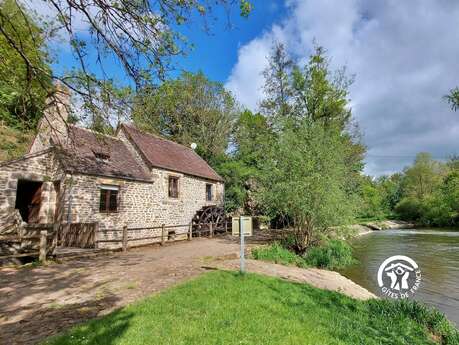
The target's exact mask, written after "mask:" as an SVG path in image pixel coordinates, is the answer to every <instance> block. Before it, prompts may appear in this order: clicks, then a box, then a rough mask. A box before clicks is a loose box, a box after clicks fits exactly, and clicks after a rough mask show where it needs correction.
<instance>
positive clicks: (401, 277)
mask: <svg viewBox="0 0 459 345" xmlns="http://www.w3.org/2000/svg"><path fill="white" fill-rule="evenodd" d="M420 284H421V270H420V269H419V267H418V265H417V263H416V262H415V261H414V260H413V259H411V258H409V257H408V256H404V255H395V256H391V257H390V258H387V259H386V260H384V262H383V263H382V264H381V266H379V270H378V285H379V287H380V288H381V291H382V293H383V294H384V295H385V296H388V297H391V298H395V299H404V298H408V297H410V296H412V295H414V293H415V292H416V290H418V289H419V285H420Z"/></svg>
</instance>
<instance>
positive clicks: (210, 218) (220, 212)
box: [193, 205, 226, 236]
mask: <svg viewBox="0 0 459 345" xmlns="http://www.w3.org/2000/svg"><path fill="white" fill-rule="evenodd" d="M225 221H226V215H225V210H224V209H223V207H220V206H215V205H212V206H204V207H203V208H201V209H200V210H199V211H198V212H196V215H195V216H194V218H193V233H194V234H196V235H197V236H201V235H203V236H208V235H209V230H210V225H211V224H212V228H213V232H214V233H218V232H224V231H225Z"/></svg>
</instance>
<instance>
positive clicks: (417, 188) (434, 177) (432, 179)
mask: <svg viewBox="0 0 459 345" xmlns="http://www.w3.org/2000/svg"><path fill="white" fill-rule="evenodd" d="M444 173H445V169H444V166H443V165H442V164H441V163H439V162H437V161H435V160H433V159H432V156H431V155H430V154H429V153H427V152H421V153H418V154H417V156H416V159H415V161H414V164H413V166H411V167H409V168H407V169H406V170H405V172H404V175H405V176H404V180H403V189H404V195H406V196H411V197H415V198H417V199H418V200H422V199H424V198H425V197H427V196H429V195H430V194H432V193H433V191H434V190H435V189H436V188H438V187H439V186H440V184H441V181H442V178H443V176H444Z"/></svg>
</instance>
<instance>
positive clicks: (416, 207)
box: [395, 198, 424, 220]
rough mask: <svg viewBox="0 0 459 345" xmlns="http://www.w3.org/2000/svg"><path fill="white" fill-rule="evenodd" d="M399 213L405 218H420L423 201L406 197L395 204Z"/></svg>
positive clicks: (396, 211)
mask: <svg viewBox="0 0 459 345" xmlns="http://www.w3.org/2000/svg"><path fill="white" fill-rule="evenodd" d="M395 213H397V214H398V215H399V216H400V218H401V219H403V220H418V219H419V218H421V216H422V214H423V213H424V212H423V205H422V203H421V201H419V200H417V199H414V198H404V199H402V200H401V201H400V202H399V203H398V204H397V205H396V206H395Z"/></svg>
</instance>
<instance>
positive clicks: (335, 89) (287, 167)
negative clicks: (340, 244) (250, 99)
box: [259, 48, 364, 252]
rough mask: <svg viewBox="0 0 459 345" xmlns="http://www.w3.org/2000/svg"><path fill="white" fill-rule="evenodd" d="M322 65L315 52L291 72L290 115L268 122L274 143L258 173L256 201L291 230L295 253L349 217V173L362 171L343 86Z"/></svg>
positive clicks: (352, 204)
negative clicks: (293, 237) (270, 124)
mask: <svg viewBox="0 0 459 345" xmlns="http://www.w3.org/2000/svg"><path fill="white" fill-rule="evenodd" d="M324 61H326V59H325V56H324V51H323V49H321V48H318V49H317V50H316V51H315V52H314V53H313V54H312V55H311V57H310V59H309V62H308V64H307V65H306V66H305V67H304V68H303V69H300V68H295V69H294V71H293V74H292V76H291V77H290V78H289V81H290V87H291V88H292V89H293V91H294V93H293V98H292V100H291V102H290V104H289V107H288V109H289V112H288V113H282V109H281V108H278V109H279V111H281V112H280V113H278V114H275V116H274V117H273V119H274V123H273V125H274V128H276V129H277V131H276V140H275V141H273V142H272V143H271V146H270V149H269V150H267V152H266V158H265V160H264V164H263V170H262V174H261V176H262V189H261V191H260V194H259V196H260V200H261V202H262V204H263V205H264V206H265V207H266V211H267V213H268V214H269V215H270V216H272V217H274V216H277V217H281V218H283V219H284V220H285V221H286V222H287V223H288V224H289V225H290V226H291V227H292V228H293V229H294V233H295V242H296V243H295V244H296V248H297V250H298V251H300V252H302V251H304V250H305V249H306V248H307V247H308V246H309V245H311V244H313V243H315V242H316V241H318V240H319V238H320V237H321V235H325V234H326V233H327V231H328V230H329V229H330V227H331V226H333V225H339V224H343V223H346V222H348V221H349V220H350V219H351V218H352V216H353V213H354V211H355V206H356V200H357V199H356V193H355V191H353V190H351V189H350V185H351V183H350V180H351V179H352V178H353V176H352V174H349V172H350V171H354V170H355V171H358V170H359V166H362V162H361V159H362V155H361V153H360V152H359V151H358V150H356V149H355V147H354V145H359V144H358V143H354V142H353V140H352V138H353V137H352V136H351V135H350V134H349V131H348V129H347V125H348V124H349V123H350V118H351V117H350V115H351V113H350V110H349V109H348V101H347V97H346V96H347V89H345V86H346V84H344V86H343V85H341V84H339V85H337V84H335V83H334V79H333V78H332V76H331V73H330V72H329V69H328V65H327V64H326V63H324ZM363 151H364V150H363ZM351 152H352V154H351ZM356 152H357V154H356ZM349 162H351V163H352V164H350V165H349ZM349 166H350V167H351V168H350V167H349Z"/></svg>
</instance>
